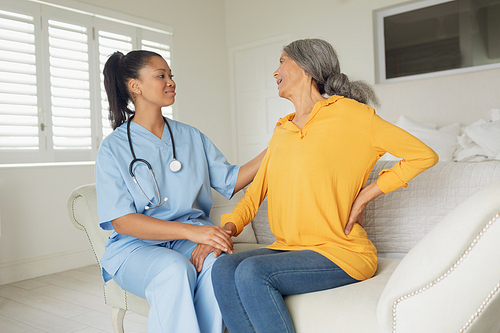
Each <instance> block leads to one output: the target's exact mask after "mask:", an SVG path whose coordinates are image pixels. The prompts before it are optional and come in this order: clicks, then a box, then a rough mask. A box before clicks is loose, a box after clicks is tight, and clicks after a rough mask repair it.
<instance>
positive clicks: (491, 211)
mask: <svg viewBox="0 0 500 333" xmlns="http://www.w3.org/2000/svg"><path fill="white" fill-rule="evenodd" d="M499 211H500V182H498V181H497V182H495V183H493V184H491V185H490V186H488V187H486V188H484V189H482V190H480V191H479V192H477V193H476V194H474V195H472V196H471V197H469V198H468V199H467V200H465V201H464V202H463V203H462V204H460V205H459V206H457V207H456V208H455V209H454V210H452V211H451V212H450V213H449V214H448V215H447V216H446V217H445V218H444V219H443V220H442V221H441V222H440V223H439V224H438V225H437V226H436V227H434V228H433V229H432V230H431V232H429V233H428V234H427V235H426V236H425V237H424V238H423V239H422V240H421V241H420V242H419V243H418V244H417V245H416V246H415V247H414V248H413V249H412V250H411V251H410V252H408V254H407V255H406V257H405V258H404V259H403V260H402V261H401V263H400V264H399V266H398V267H397V268H396V270H395V271H394V273H393V275H392V276H391V278H390V279H389V281H388V283H387V285H386V287H385V289H384V291H383V293H382V295H381V297H380V299H379V303H378V306H377V318H378V321H379V324H380V325H381V326H382V327H383V328H384V329H385V330H386V331H387V332H390V331H392V332H462V329H467V332H498V330H499V329H500V318H499V316H498V313H500V290H499V289H500V255H499V254H500V242H499V241H498V240H499V239H500V217H499Z"/></svg>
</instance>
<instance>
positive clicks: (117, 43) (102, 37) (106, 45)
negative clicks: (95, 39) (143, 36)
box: [98, 30, 133, 138]
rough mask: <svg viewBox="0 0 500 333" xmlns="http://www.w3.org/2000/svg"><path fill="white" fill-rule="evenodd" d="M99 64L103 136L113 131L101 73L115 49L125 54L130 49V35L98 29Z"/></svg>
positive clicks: (131, 45)
mask: <svg viewBox="0 0 500 333" xmlns="http://www.w3.org/2000/svg"><path fill="white" fill-rule="evenodd" d="M98 35H99V66H100V73H101V74H100V77H101V79H100V82H101V110H102V133H103V138H104V137H106V136H107V135H108V134H109V133H111V132H112V131H113V129H112V128H111V125H110V123H109V118H108V114H109V104H108V96H107V95H106V90H105V89H104V75H103V74H102V72H103V70H104V64H105V63H106V61H107V60H108V58H109V56H110V55H112V54H113V53H114V52H116V51H120V52H122V53H123V54H127V53H128V52H130V51H132V49H133V44H132V37H130V36H126V35H120V34H116V33H112V32H107V31H103V30H99V32H98Z"/></svg>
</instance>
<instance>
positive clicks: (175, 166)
mask: <svg viewBox="0 0 500 333" xmlns="http://www.w3.org/2000/svg"><path fill="white" fill-rule="evenodd" d="M168 167H169V168H170V171H172V172H177V171H179V170H180V169H182V164H181V162H179V161H177V160H176V159H173V160H172V162H170V164H169V165H168Z"/></svg>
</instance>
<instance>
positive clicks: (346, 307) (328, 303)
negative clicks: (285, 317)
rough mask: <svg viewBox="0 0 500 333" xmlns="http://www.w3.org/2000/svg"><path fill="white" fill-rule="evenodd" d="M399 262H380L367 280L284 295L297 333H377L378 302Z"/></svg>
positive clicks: (389, 260)
mask: <svg viewBox="0 0 500 333" xmlns="http://www.w3.org/2000/svg"><path fill="white" fill-rule="evenodd" d="M399 262H400V260H399V259H387V258H382V259H380V260H379V264H378V268H377V272H376V273H375V276H374V277H373V278H371V279H368V280H366V281H362V282H358V283H354V284H350V285H347V286H344V287H339V288H334V289H329V290H323V291H318V292H314V293H308V294H302V295H294V296H287V297H286V298H285V303H286V305H287V307H288V310H289V312H290V315H291V316H292V320H293V325H294V326H295V330H296V332H297V333H310V332H315V333H323V332H324V333H331V332H349V333H367V332H370V333H376V332H377V327H378V324H377V316H376V313H377V302H378V299H379V297H380V295H381V294H382V291H383V290H384V287H385V285H386V283H387V280H389V277H390V276H391V274H392V272H393V271H394V269H395V268H396V266H397V265H398V263H399Z"/></svg>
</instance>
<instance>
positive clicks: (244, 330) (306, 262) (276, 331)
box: [212, 249, 358, 333]
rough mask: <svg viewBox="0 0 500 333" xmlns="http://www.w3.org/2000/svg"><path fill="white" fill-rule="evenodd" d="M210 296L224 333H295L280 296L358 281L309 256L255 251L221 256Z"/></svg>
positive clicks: (309, 253)
mask: <svg viewBox="0 0 500 333" xmlns="http://www.w3.org/2000/svg"><path fill="white" fill-rule="evenodd" d="M212 279H213V283H214V291H215V295H216V297H217V300H218V302H219V306H220V309H221V311H222V315H223V317H224V321H225V323H226V326H227V328H228V330H229V332H231V333H232V332H235V333H254V332H258V333H270V332H272V333H282V332H283V333H285V332H287V333H291V332H295V329H294V327H293V323H292V319H291V317H290V313H289V312H288V309H287V307H286V305H285V301H284V300H283V296H286V295H296V294H303V293H309V292H313V291H319V290H325V289H331V288H335V287H340V286H343V285H347V284H350V283H354V282H357V281H358V280H356V279H354V278H352V277H351V276H349V275H348V274H347V273H346V272H344V271H343V270H342V269H341V268H340V267H338V266H337V265H336V264H335V263H333V262H332V261H331V260H329V259H328V258H326V257H324V256H323V255H321V254H319V253H317V252H314V251H309V250H303V251H276V250H271V249H257V250H251V251H245V252H239V253H235V254H231V255H226V256H224V257H222V258H220V260H217V262H216V263H215V264H214V267H213V269H212Z"/></svg>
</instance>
